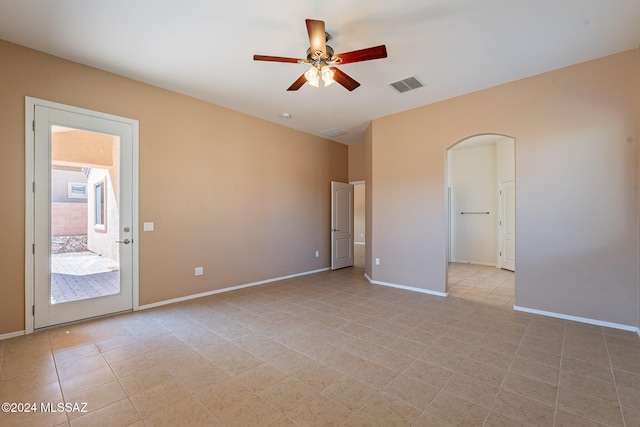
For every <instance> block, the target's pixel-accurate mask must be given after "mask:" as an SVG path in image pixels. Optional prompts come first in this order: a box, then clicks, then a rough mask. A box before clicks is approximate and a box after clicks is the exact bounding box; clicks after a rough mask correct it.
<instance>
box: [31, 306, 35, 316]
mask: <svg viewBox="0 0 640 427" xmlns="http://www.w3.org/2000/svg"><path fill="white" fill-rule="evenodd" d="M31 315H32V316H35V315H36V306H35V304H34V305H32V306H31Z"/></svg>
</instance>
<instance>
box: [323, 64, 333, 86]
mask: <svg viewBox="0 0 640 427" xmlns="http://www.w3.org/2000/svg"><path fill="white" fill-rule="evenodd" d="M320 73H321V74H322V81H323V82H324V87H327V86H331V85H332V84H334V83H335V82H336V81H335V80H333V75H334V74H335V72H334V71H333V70H332V69H331V68H329V66H328V65H325V66H324V67H322V68H321V69H320Z"/></svg>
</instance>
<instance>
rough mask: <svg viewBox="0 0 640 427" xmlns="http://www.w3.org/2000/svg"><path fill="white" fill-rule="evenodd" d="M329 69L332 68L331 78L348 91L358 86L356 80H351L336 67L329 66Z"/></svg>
mask: <svg viewBox="0 0 640 427" xmlns="http://www.w3.org/2000/svg"><path fill="white" fill-rule="evenodd" d="M331 70H333V72H334V73H335V74H334V75H333V80H335V81H336V82H338V83H340V84H341V85H342V86H344V87H345V89H347V90H348V91H349V92H351V91H352V90H354V89H355V88H357V87H358V86H360V83H358V82H357V81H355V80H353V79H352V78H351V77H349V76H348V75H346V74H345V73H343V72H342V71H340V70H339V69H338V68H336V67H331ZM303 77H304V76H303Z"/></svg>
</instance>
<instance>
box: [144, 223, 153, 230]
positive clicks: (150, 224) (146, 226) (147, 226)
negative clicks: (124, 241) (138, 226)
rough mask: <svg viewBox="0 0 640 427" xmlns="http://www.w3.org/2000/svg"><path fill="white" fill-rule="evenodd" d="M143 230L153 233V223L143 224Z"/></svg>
mask: <svg viewBox="0 0 640 427" xmlns="http://www.w3.org/2000/svg"><path fill="white" fill-rule="evenodd" d="M143 230H144V231H153V223H152V222H145V223H144V225H143Z"/></svg>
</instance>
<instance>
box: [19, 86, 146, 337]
mask: <svg viewBox="0 0 640 427" xmlns="http://www.w3.org/2000/svg"><path fill="white" fill-rule="evenodd" d="M25 118H26V135H25V144H26V150H25V153H26V156H25V158H26V162H25V168H26V172H27V173H26V176H27V183H29V185H27V186H26V187H25V191H26V203H25V204H26V206H25V211H26V228H25V231H26V232H25V332H26V333H31V332H33V331H34V329H39V328H45V327H49V326H53V325H58V324H62V323H67V322H73V321H77V320H82V319H87V318H90V317H96V316H101V315H105V314H111V313H117V312H120V311H127V310H132V309H137V307H138V281H137V277H138V273H137V272H138V250H137V243H138V239H137V236H138V232H137V229H136V227H135V225H136V224H137V223H138V211H137V200H138V191H137V187H138V186H137V176H138V170H137V164H138V122H137V121H136V120H132V119H127V118H123V117H118V116H113V115H109V114H105V113H100V112H95V111H90V110H85V109H81V108H77V107H72V106H68V105H63V104H58V103H54V102H50V101H45V100H40V99H35V98H30V97H26V98H25Z"/></svg>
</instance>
